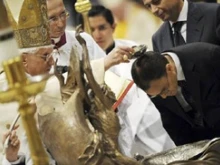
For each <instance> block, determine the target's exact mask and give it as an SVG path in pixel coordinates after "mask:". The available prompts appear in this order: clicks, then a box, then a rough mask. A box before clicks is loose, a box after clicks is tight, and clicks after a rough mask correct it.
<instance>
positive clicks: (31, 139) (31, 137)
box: [0, 56, 49, 165]
mask: <svg viewBox="0 0 220 165" xmlns="http://www.w3.org/2000/svg"><path fill="white" fill-rule="evenodd" d="M3 68H4V71H5V74H6V78H7V80H8V85H9V89H8V90H7V91H4V92H0V102H1V103H8V102H11V101H17V102H18V103H19V110H18V111H19V113H20V116H21V119H22V124H23V126H24V129H25V131H26V134H27V139H28V144H29V148H30V152H31V158H32V161H33V164H34V165H49V161H48V156H47V154H46V152H45V150H44V147H43V144H42V142H41V139H40V136H39V133H38V130H37V126H36V121H35V119H34V114H35V109H34V107H33V106H32V105H30V104H29V103H28V101H27V100H28V98H30V97H31V96H34V95H36V94H37V93H39V92H41V91H43V89H44V87H45V84H46V79H47V77H45V76H38V78H37V80H36V81H35V82H31V81H30V80H28V79H27V77H26V75H25V71H24V68H23V64H22V61H21V58H20V57H19V56H17V57H15V58H13V59H10V60H8V61H5V62H3Z"/></svg>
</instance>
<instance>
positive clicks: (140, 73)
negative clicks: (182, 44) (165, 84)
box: [131, 51, 168, 91]
mask: <svg viewBox="0 0 220 165" xmlns="http://www.w3.org/2000/svg"><path fill="white" fill-rule="evenodd" d="M166 64H168V61H167V59H166V58H165V57H164V56H163V55H161V54H160V53H157V52H153V51H148V52H145V53H144V55H142V56H141V57H139V58H137V59H136V60H135V61H134V63H133V65H132V68H131V75H132V78H133V80H134V83H135V84H136V85H137V86H138V87H139V88H141V89H142V90H144V91H146V90H148V89H149V88H150V82H151V81H153V80H157V79H160V78H162V77H163V76H165V75H166Z"/></svg>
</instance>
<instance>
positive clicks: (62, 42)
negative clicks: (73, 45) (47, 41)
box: [51, 33, 66, 49]
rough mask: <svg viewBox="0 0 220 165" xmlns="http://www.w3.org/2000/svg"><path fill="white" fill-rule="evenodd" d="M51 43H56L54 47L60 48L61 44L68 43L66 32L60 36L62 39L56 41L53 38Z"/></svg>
mask: <svg viewBox="0 0 220 165" xmlns="http://www.w3.org/2000/svg"><path fill="white" fill-rule="evenodd" d="M51 43H52V44H53V45H54V49H59V48H60V47H61V46H63V45H64V44H65V43H66V34H65V33H64V34H63V35H62V36H61V37H60V41H59V42H57V43H55V42H54V40H53V39H52V40H51Z"/></svg>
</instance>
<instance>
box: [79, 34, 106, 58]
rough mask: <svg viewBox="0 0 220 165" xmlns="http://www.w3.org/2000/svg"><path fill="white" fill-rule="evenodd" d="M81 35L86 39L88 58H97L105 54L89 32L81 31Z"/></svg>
mask: <svg viewBox="0 0 220 165" xmlns="http://www.w3.org/2000/svg"><path fill="white" fill-rule="evenodd" d="M82 37H83V38H84V39H85V40H86V45H87V48H88V52H89V57H90V60H94V59H99V58H102V57H105V56H106V53H105V52H104V51H103V50H102V49H101V48H100V47H99V46H98V44H97V43H96V42H95V41H94V39H93V38H92V37H91V36H90V35H89V34H87V33H82Z"/></svg>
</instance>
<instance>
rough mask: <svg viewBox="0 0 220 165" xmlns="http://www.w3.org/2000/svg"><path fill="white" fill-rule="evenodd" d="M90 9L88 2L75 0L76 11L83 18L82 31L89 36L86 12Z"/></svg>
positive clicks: (87, 0)
mask: <svg viewBox="0 0 220 165" xmlns="http://www.w3.org/2000/svg"><path fill="white" fill-rule="evenodd" d="M91 7H92V5H91V2H90V1H89V0H77V2H76V3H75V9H76V11H77V12H78V13H80V14H82V16H83V22H84V30H85V32H87V33H89V34H91V28H90V25H89V20H88V11H89V10H90V9H91Z"/></svg>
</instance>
